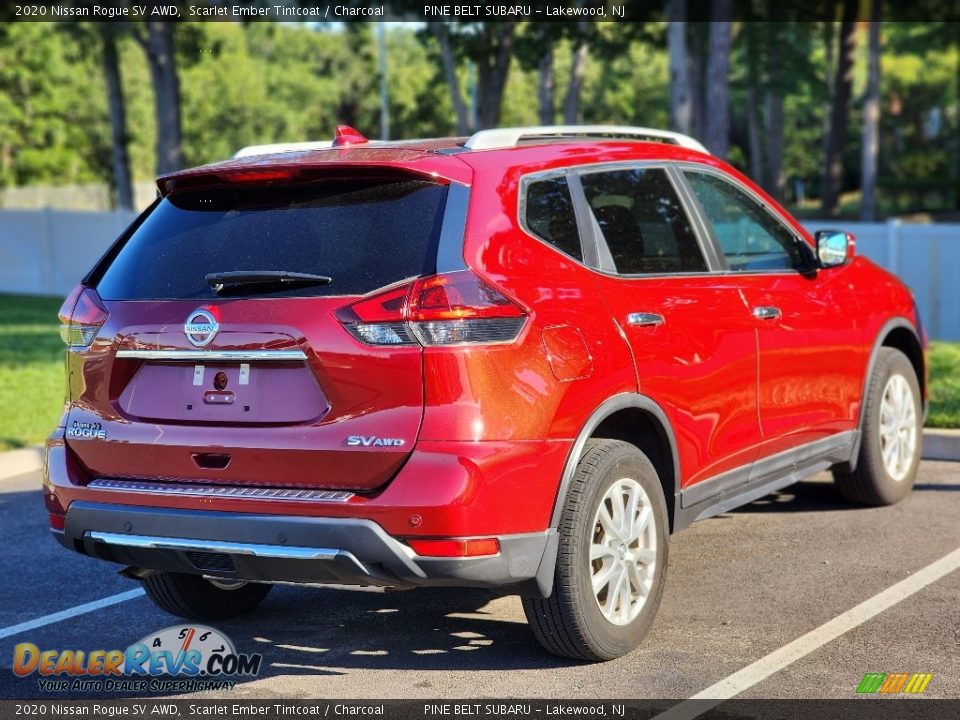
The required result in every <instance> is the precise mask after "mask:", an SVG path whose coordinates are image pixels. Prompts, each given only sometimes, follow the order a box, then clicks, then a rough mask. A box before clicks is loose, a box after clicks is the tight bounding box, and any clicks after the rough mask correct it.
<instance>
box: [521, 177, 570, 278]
mask: <svg viewBox="0 0 960 720" xmlns="http://www.w3.org/2000/svg"><path fill="white" fill-rule="evenodd" d="M525 219H526V223H527V228H529V229H530V231H531V232H532V233H533V234H534V235H536V236H537V237H539V238H540V239H542V240H546V241H547V242H548V243H550V244H551V245H554V246H556V247H557V248H559V249H560V250H563V252H565V253H566V254H567V255H571V256H572V257H575V258H576V259H577V260H580V261H581V262H583V250H582V249H581V247H580V233H579V232H578V231H577V218H576V216H575V215H574V212H573V201H572V200H571V199H570V188H568V187H567V179H566V178H565V177H555V178H548V179H544V180H537V181H536V182H532V183H530V185H529V186H528V187H527V198H526V218H525Z"/></svg>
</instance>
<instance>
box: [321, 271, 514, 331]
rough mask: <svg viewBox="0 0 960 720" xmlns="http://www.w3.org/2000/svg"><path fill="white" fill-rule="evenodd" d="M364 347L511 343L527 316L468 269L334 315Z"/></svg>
mask: <svg viewBox="0 0 960 720" xmlns="http://www.w3.org/2000/svg"><path fill="white" fill-rule="evenodd" d="M337 316H338V318H339V319H340V321H341V322H342V323H343V324H344V326H345V327H346V328H347V329H348V330H349V331H350V332H351V333H352V334H353V335H354V337H356V338H357V339H358V340H360V341H361V342H363V343H366V344H367V345H415V344H417V342H419V343H420V344H421V345H424V346H432V345H472V344H482V343H503V342H510V341H511V340H514V339H516V337H517V336H518V335H519V334H520V331H521V330H522V329H523V324H524V322H526V318H527V315H526V312H525V311H524V309H523V307H521V306H520V305H519V304H518V303H517V302H516V301H514V300H512V299H511V298H509V297H507V296H506V295H505V294H504V293H503V292H501V291H500V290H498V289H497V288H495V287H493V286H492V285H490V284H489V283H487V282H486V281H484V280H482V279H480V278H479V277H477V276H476V275H474V274H473V273H472V272H470V271H469V270H458V271H456V272H452V273H445V274H443V275H432V276H430V277H426V278H420V279H419V280H415V281H414V282H412V283H408V284H406V285H401V286H397V287H393V288H390V289H388V290H385V291H383V292H380V293H377V294H375V295H372V296H368V297H366V298H363V299H361V300H358V301H357V302H355V303H353V304H352V305H350V306H348V307H347V308H344V309H343V310H342V311H340V312H338V313H337Z"/></svg>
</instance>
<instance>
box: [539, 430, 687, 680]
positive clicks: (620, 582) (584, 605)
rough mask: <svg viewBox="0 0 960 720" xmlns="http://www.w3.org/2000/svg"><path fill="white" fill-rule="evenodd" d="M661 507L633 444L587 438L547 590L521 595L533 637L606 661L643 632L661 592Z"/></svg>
mask: <svg viewBox="0 0 960 720" xmlns="http://www.w3.org/2000/svg"><path fill="white" fill-rule="evenodd" d="M667 530H668V521H667V507H666V503H665V502H664V498H663V491H662V489H661V486H660V480H659V478H658V477H657V473H656V470H654V468H653V465H652V464H651V463H650V461H649V460H648V459H647V457H646V456H645V455H644V454H643V453H642V452H640V451H639V450H638V449H637V448H636V447H635V446H633V445H631V444H629V443H626V442H621V441H619V440H591V441H589V442H588V443H587V447H586V449H585V450H584V454H583V458H582V459H581V460H580V464H579V465H578V466H577V472H576V474H575V475H574V478H573V480H572V482H571V485H570V489H569V492H568V494H567V498H566V504H565V506H564V509H563V515H562V517H561V520H560V525H559V527H558V531H559V533H560V549H559V552H558V554H557V565H556V569H555V573H554V580H553V592H552V594H551V595H550V597H549V598H546V599H525V600H524V601H523V609H524V612H525V613H526V616H527V620H528V622H529V623H530V627H531V628H532V630H533V633H534V635H535V636H536V638H537V640H539V641H540V643H541V644H542V645H543V646H544V647H545V648H546V649H547V650H549V651H550V652H552V653H554V654H556V655H561V656H563V657H568V658H574V659H577V660H590V661H594V662H596V661H602V660H612V659H613V658H616V657H620V656H621V655H625V654H626V653H628V652H630V651H631V650H633V649H634V648H635V647H637V645H639V644H640V641H641V640H642V639H643V637H644V636H645V635H646V634H647V631H648V630H649V629H650V626H651V625H652V623H653V618H654V616H655V615H656V612H657V607H658V606H659V604H660V596H661V595H662V594H663V586H664V581H665V579H666V567H667Z"/></svg>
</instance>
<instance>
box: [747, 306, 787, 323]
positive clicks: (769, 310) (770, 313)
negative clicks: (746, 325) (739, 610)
mask: <svg viewBox="0 0 960 720" xmlns="http://www.w3.org/2000/svg"><path fill="white" fill-rule="evenodd" d="M780 314H781V313H780V308H778V307H773V306H771V305H758V306H757V307H755V308H754V309H753V316H754V317H755V318H756V319H757V320H776V319H777V318H778V317H780Z"/></svg>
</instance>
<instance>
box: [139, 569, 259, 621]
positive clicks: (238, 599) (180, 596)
mask: <svg viewBox="0 0 960 720" xmlns="http://www.w3.org/2000/svg"><path fill="white" fill-rule="evenodd" d="M143 588H144V590H146V591H147V595H149V596H150V599H151V600H153V602H154V603H156V604H157V606H158V607H159V608H160V609H161V610H166V611H167V612H168V613H170V614H171V615H177V616H179V617H182V618H187V619H190V620H226V619H227V618H232V617H237V616H238V615H243V614H245V613H248V612H250V611H251V610H253V609H254V608H256V607H257V605H259V604H260V601H261V600H263V599H264V598H265V597H266V596H267V593H268V592H270V588H271V586H270V585H266V584H264V583H245V584H243V585H239V586H237V587H234V588H230V589H226V588H221V587H216V586H215V585H213V584H212V583H211V582H210V581H209V580H206V579H204V578H202V577H200V576H199V575H188V574H185V573H173V572H158V573H154V574H152V575H148V576H147V577H146V578H144V580H143Z"/></svg>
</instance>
